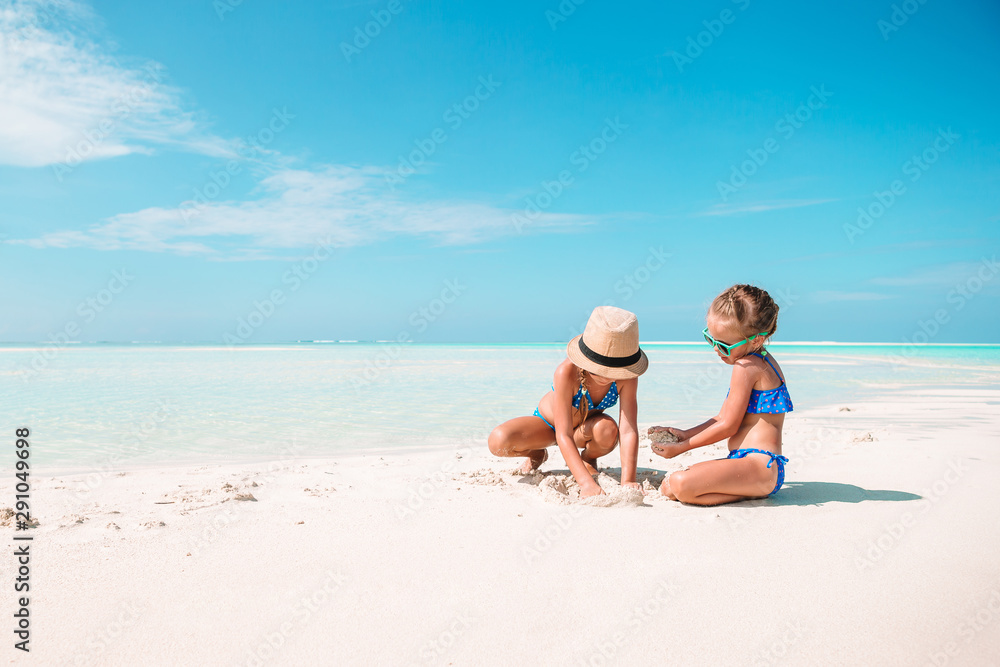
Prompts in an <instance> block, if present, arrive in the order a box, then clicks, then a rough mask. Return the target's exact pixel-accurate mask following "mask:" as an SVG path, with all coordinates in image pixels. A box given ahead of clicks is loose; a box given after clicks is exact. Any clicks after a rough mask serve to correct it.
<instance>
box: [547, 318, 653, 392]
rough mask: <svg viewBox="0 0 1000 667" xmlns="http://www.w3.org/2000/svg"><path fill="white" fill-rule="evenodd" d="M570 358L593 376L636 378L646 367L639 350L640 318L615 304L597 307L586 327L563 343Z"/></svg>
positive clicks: (647, 362) (646, 360) (647, 361)
mask: <svg viewBox="0 0 1000 667" xmlns="http://www.w3.org/2000/svg"><path fill="white" fill-rule="evenodd" d="M566 355H567V356H568V357H569V359H570V361H572V362H573V363H574V364H576V365H577V366H579V367H580V368H582V369H584V370H585V371H590V372H591V373H594V374H595V375H600V376H602V377H606V378H611V379H613V380H628V379H631V378H634V377H639V376H640V375H642V374H643V373H645V372H646V369H647V368H648V367H649V359H647V358H646V353H645V352H643V351H642V350H640V349H639V320H637V319H636V317H635V314H633V313H630V312H629V311H627V310H622V309H621V308H615V307H614V306H598V307H597V308H594V312H593V313H591V314H590V319H589V320H587V328H586V329H584V330H583V333H582V334H580V335H579V336H577V337H576V338H574V339H573V340H571V341H570V342H569V345H567V346H566Z"/></svg>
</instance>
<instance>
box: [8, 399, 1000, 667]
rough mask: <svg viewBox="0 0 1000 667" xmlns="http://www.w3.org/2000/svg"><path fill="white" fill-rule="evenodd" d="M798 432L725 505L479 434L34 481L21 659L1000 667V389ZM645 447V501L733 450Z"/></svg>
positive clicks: (807, 424) (791, 421)
mask: <svg viewBox="0 0 1000 667" xmlns="http://www.w3.org/2000/svg"><path fill="white" fill-rule="evenodd" d="M843 408H849V410H844V409H843ZM644 426H648V424H644ZM785 440H786V444H785V454H786V455H787V456H788V457H789V459H790V463H789V465H788V473H787V478H786V483H785V487H784V488H783V489H782V491H781V492H779V493H778V494H777V495H776V496H774V497H772V498H770V499H767V500H759V501H751V502H744V503H737V504H733V505H728V506H720V507H712V508H703V507H692V506H684V505H680V504H678V503H675V502H670V501H666V500H664V499H661V498H659V497H658V496H657V495H656V493H655V491H651V492H650V493H649V494H648V495H646V496H645V498H640V499H639V500H638V501H636V499H635V498H631V499H630V498H628V497H624V498H619V500H620V502H619V503H618V504H617V506H614V507H589V506H583V505H580V504H579V503H574V502H572V501H571V499H570V497H569V496H563V495H562V494H561V493H560V489H559V484H558V483H556V482H553V481H552V478H553V477H554V476H555V475H558V474H560V472H561V474H565V473H566V468H565V465H564V463H563V462H562V460H561V458H560V457H559V455H558V451H557V450H556V449H555V448H552V449H551V450H550V452H551V454H552V456H551V458H550V459H549V461H548V462H547V463H546V464H545V465H544V466H543V471H544V472H545V473H547V474H546V475H545V476H542V475H538V476H534V477H524V478H522V477H520V476H516V475H513V474H511V471H512V470H513V469H514V468H515V467H516V465H517V464H518V463H519V461H518V460H515V459H510V460H498V459H496V458H494V457H492V456H490V455H489V452H488V451H487V449H486V446H485V442H470V444H469V447H468V448H463V449H461V450H458V451H454V450H446V451H429V452H428V451H424V452H420V453H407V454H392V455H389V454H385V455H365V456H355V457H339V458H328V459H309V460H305V459H290V458H283V457H280V456H278V457H276V459H275V460H274V461H272V462H270V463H261V464H253V465H223V466H200V467H189V468H155V469H144V470H135V471H127V472H124V473H122V472H117V471H116V472H113V473H103V474H96V475H95V474H92V475H90V477H89V480H88V476H87V475H85V474H70V475H59V476H45V477H43V476H36V477H35V478H34V480H33V481H34V484H35V488H34V490H33V494H34V495H33V501H32V502H33V506H34V507H35V508H36V509H35V515H36V516H37V517H38V519H39V521H40V525H39V526H38V527H37V528H35V529H34V530H33V535H34V540H33V541H32V542H31V554H32V556H31V582H30V583H31V592H30V609H31V629H32V635H31V654H30V657H29V656H27V655H25V656H24V657H20V656H16V657H15V658H10V663H11V664H17V663H21V662H23V663H25V664H27V662H28V660H30V661H31V662H32V664H45V665H54V664H60V665H64V664H65V665H137V664H143V665H182V664H191V665H193V664H199V665H224V664H225V665H262V664H266V665H303V664H324V665H347V664H351V665H431V664H439V665H449V664H451V665H523V664H538V665H611V664H668V663H669V664H683V665H710V664H711V665H718V664H722V665H771V664H778V663H782V662H784V663H787V664H797V665H803V664H807V665H821V664H838V665H925V664H926V665H944V664H949V665H952V664H954V665H985V664H995V662H996V661H997V660H998V658H997V656H1000V569H998V568H997V557H998V554H1000V534H998V533H997V531H996V527H997V525H1000V485H998V484H997V480H998V472H1000V450H998V448H997V443H998V441H1000V391H998V390H985V389H984V390H973V389H962V390H958V389H955V390H949V389H940V390H936V391H931V390H919V391H915V390H908V391H905V392H900V393H897V394H885V395H884V396H883V398H882V399H880V400H877V401H870V402H867V403H864V404H861V403H846V404H843V405H834V406H830V407H827V408H823V409H816V410H812V411H808V410H803V411H796V412H794V413H791V414H790V415H789V417H788V420H787V423H786V439H785ZM648 444H649V443H648V441H643V443H642V445H643V446H642V448H641V450H640V461H639V464H640V471H641V475H642V478H643V479H645V480H647V481H648V482H649V486H650V487H651V488H652V489H655V488H656V486H657V485H658V483H659V481H660V479H661V478H662V472H661V471H663V470H664V469H667V470H676V469H678V468H680V467H682V466H684V465H687V464H690V463H692V462H694V461H697V460H702V459H705V458H711V457H713V456H716V455H718V454H719V453H721V451H722V449H721V446H716V447H713V448H706V449H704V450H701V451H695V452H692V453H689V454H686V455H683V456H681V457H678V459H675V460H673V461H664V460H663V459H660V458H659V457H655V456H652V455H651V452H650V450H649V447H648ZM709 449H711V451H709ZM600 465H601V468H602V471H603V472H605V473H606V474H607V476H605V475H602V481H603V483H604V484H605V485H606V486H607V488H609V489H612V487H613V486H615V485H616V482H615V480H614V478H615V476H616V475H617V473H618V460H617V452H615V453H614V454H612V455H611V456H608V457H605V458H603V459H601V461H600ZM546 480H548V481H546ZM89 487H93V488H89ZM612 490H613V489H612ZM13 495H14V489H13V484H12V481H11V478H10V477H8V478H5V479H4V480H3V481H2V483H0V498H2V499H3V502H2V503H0V505H2V506H7V505H8V502H9V500H8V499H11V498H13ZM614 497H617V496H614ZM241 498H242V500H241ZM637 502H638V503H639V504H637ZM5 522H6V523H5V536H6V538H7V545H8V552H10V551H12V550H13V545H14V541H13V540H12V539H11V538H12V537H13V536H14V534H15V532H14V530H13V528H12V527H11V525H10V518H9V517H5ZM12 595H13V593H12V591H11V586H9V585H5V586H4V594H3V597H4V600H3V609H4V610H6V612H7V613H9V611H10V610H11V609H12V608H14V605H15V602H14V599H13V597H12ZM8 618H10V617H9V616H8ZM9 636H10V635H8V637H9ZM12 652H13V653H19V652H16V651H8V655H11V653H12ZM991 661H992V662H991Z"/></svg>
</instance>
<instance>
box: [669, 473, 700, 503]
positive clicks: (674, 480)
mask: <svg viewBox="0 0 1000 667" xmlns="http://www.w3.org/2000/svg"><path fill="white" fill-rule="evenodd" d="M690 486H691V484H690V480H689V479H688V472H687V471H685V470H679V471H677V472H675V473H673V474H672V475H670V492H671V493H672V494H673V496H674V497H675V498H677V500H679V501H681V502H682V503H690V502H692V501H693V500H694V499H695V498H696V497H697V494H695V493H694V492H693V491H692V490H691V488H689V487H690Z"/></svg>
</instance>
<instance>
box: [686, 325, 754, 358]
mask: <svg viewBox="0 0 1000 667" xmlns="http://www.w3.org/2000/svg"><path fill="white" fill-rule="evenodd" d="M701 333H702V335H703V336H705V342H707V343H708V344H709V345H711V346H712V347H717V348H719V349H720V350H722V352H723V353H724V354H725V356H727V357H728V356H729V355H730V354H732V353H733V350H734V349H735V348H737V347H739V346H740V345H746V344H747V343H749V342H750V341H752V340H753V339H754V338H756V337H757V336H767V335H770V334H769V332H767V331H762V332H760V333H759V334H754V335H752V336H750V337H749V338H744V339H743V340H741V341H740V342H739V343H733V344H732V345H726V344H725V343H723V342H721V341H718V340H715V339H714V338H712V335H711V334H710V333H708V327H705V330H704V331H702V332H701Z"/></svg>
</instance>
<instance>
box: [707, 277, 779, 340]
mask: <svg viewBox="0 0 1000 667" xmlns="http://www.w3.org/2000/svg"><path fill="white" fill-rule="evenodd" d="M708 312H709V313H711V314H713V315H715V316H717V317H720V318H723V319H725V320H728V321H730V322H732V323H733V324H735V325H736V327H737V328H738V329H739V331H740V335H742V336H743V337H744V338H749V337H750V336H753V335H754V334H760V333H765V332H766V333H767V335H766V336H765V337H764V338H765V339H766V338H770V337H771V336H773V335H774V332H775V331H777V330H778V304H776V303H775V302H774V299H772V298H771V295H770V294H768V293H767V292H765V291H764V290H762V289H761V288H759V287H754V286H753V285H733V286H732V287H730V288H729V289H727V290H726V291H724V292H723V293H722V294H720V295H719V296H717V297H715V300H714V301H712V305H711V306H710V307H709V309H708Z"/></svg>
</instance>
